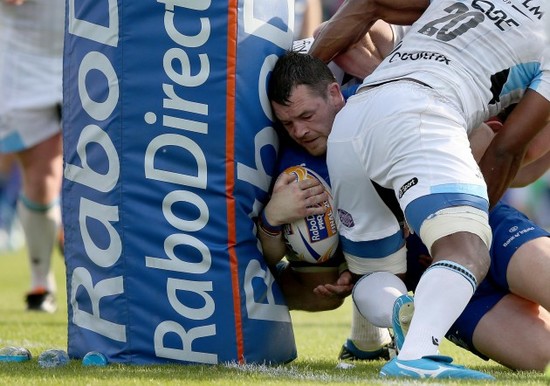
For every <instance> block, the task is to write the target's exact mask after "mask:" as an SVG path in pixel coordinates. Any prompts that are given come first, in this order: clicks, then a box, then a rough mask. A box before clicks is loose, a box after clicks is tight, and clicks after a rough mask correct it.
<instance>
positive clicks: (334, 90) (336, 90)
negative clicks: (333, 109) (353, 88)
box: [327, 82, 344, 105]
mask: <svg viewBox="0 0 550 386" xmlns="http://www.w3.org/2000/svg"><path fill="white" fill-rule="evenodd" d="M327 87H328V96H329V98H330V100H331V101H332V102H333V104H335V105H336V104H339V103H341V102H342V101H343V100H344V97H343V96H342V90H341V89H340V85H339V84H338V83H336V82H332V83H330V84H329V85H328V86H327Z"/></svg>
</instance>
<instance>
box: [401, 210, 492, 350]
mask: <svg viewBox="0 0 550 386" xmlns="http://www.w3.org/2000/svg"><path fill="white" fill-rule="evenodd" d="M428 221H429V220H428ZM431 252H432V255H433V257H434V262H433V264H432V265H431V266H430V268H428V269H427V270H426V272H425V273H424V275H422V277H421V279H420V282H419V283H418V286H417V288H416V291H415V300H414V306H415V314H414V316H413V319H412V322H411V326H410V328H409V331H408V335H407V337H406V339H405V342H404V344H403V347H402V349H401V351H400V353H399V358H400V359H401V360H411V359H418V358H420V357H423V356H426V355H437V354H438V352H439V344H440V342H441V339H442V338H443V336H444V335H445V333H446V332H447V330H448V329H449V327H450V326H451V325H452V324H453V322H454V321H455V320H456V319H457V318H458V316H459V315H460V314H461V313H462V311H463V310H464V308H465V307H466V305H467V304H468V301H469V300H470V298H471V297H472V295H473V293H474V291H475V289H476V286H477V283H478V282H481V280H483V278H484V276H485V274H486V272H487V270H488V267H489V262H490V258H489V251H488V249H487V246H486V244H485V243H484V242H483V241H482V240H481V238H480V237H479V236H477V235H475V234H473V233H467V232H458V233H454V234H452V235H449V236H445V237H442V238H440V239H438V240H437V241H435V242H434V244H433V247H432V249H431ZM428 326H429V328H428Z"/></svg>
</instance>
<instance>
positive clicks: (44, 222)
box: [18, 133, 63, 312]
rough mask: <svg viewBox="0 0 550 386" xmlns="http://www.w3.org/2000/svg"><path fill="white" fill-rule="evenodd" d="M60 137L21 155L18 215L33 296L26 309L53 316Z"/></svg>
mask: <svg viewBox="0 0 550 386" xmlns="http://www.w3.org/2000/svg"><path fill="white" fill-rule="evenodd" d="M61 149H62V146H61V134H60V133H57V134H55V135H54V136H52V137H51V138H49V139H47V140H45V141H43V142H41V143H39V144H37V145H36V146H34V147H32V148H29V149H27V150H23V151H21V152H20V153H18V158H19V161H20V162H21V166H22V170H23V194H22V196H21V199H20V201H19V203H18V211H19V215H20V218H21V223H22V225H23V229H24V232H25V236H26V242H27V248H28V254H29V261H30V268H31V292H30V293H29V294H28V295H27V308H28V309H29V310H39V311H47V312H53V311H55V309H56V305H55V301H54V300H53V294H54V293H55V291H56V286H55V280H54V277H53V273H52V271H51V256H52V251H53V247H54V245H55V241H56V237H57V232H58V229H59V227H60V224H61V213H60V206H59V196H60V189H61V179H62V171H63V158H62V150H61Z"/></svg>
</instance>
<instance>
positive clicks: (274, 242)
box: [258, 225, 286, 266]
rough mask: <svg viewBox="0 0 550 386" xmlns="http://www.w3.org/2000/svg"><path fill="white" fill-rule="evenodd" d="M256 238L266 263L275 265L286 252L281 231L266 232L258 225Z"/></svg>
mask: <svg viewBox="0 0 550 386" xmlns="http://www.w3.org/2000/svg"><path fill="white" fill-rule="evenodd" d="M258 239H259V240H260V244H261V246H262V252H263V256H264V260H265V262H266V264H267V265H270V266H275V265H276V264H277V263H278V262H279V261H281V259H282V258H283V257H284V256H285V254H286V244H285V241H284V236H283V234H282V232H281V233H279V234H274V233H270V232H266V230H265V229H263V228H262V227H261V226H260V225H258Z"/></svg>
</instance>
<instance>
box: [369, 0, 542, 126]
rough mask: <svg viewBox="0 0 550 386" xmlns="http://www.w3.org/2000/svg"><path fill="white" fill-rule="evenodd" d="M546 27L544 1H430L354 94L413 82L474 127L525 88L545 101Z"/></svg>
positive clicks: (517, 96) (521, 94)
mask: <svg viewBox="0 0 550 386" xmlns="http://www.w3.org/2000/svg"><path fill="white" fill-rule="evenodd" d="M549 24H550V1H549V0H431V4H430V6H429V7H428V9H427V10H426V11H425V12H424V14H423V15H422V16H421V17H420V19H418V21H417V22H415V23H414V24H413V25H412V27H411V28H410V30H409V31H408V32H407V33H406V35H405V36H404V37H403V40H402V41H401V42H400V43H398V44H397V46H396V47H395V49H394V50H393V51H392V52H391V53H390V54H389V55H388V57H386V59H385V60H384V61H383V62H382V64H381V65H380V66H379V67H378V68H377V69H376V70H375V71H374V72H373V73H372V74H371V75H370V76H368V77H367V78H366V79H365V80H364V82H363V85H362V86H361V87H364V86H372V85H376V84H379V83H383V82H387V81H390V80H395V79H399V78H403V77H407V78H413V79H416V80H418V81H421V82H423V83H425V84H427V85H429V86H431V87H432V88H434V89H435V90H437V91H438V92H439V93H440V94H441V95H442V96H443V97H446V98H448V99H449V100H450V101H451V102H453V103H454V104H455V107H456V108H457V109H458V110H459V111H460V112H462V113H463V114H464V118H465V119H466V121H467V122H468V125H469V127H468V129H471V128H473V127H477V126H478V125H479V124H480V123H481V122H482V121H484V120H486V119H487V118H489V117H491V116H494V115H496V114H497V113H499V112H500V111H501V110H502V109H504V108H505V107H507V106H509V105H511V104H513V103H516V102H518V101H519V99H520V98H521V97H522V96H523V94H524V93H525V90H526V89H527V88H531V89H533V90H535V91H537V92H538V93H539V94H541V95H542V96H543V97H545V98H546V99H548V100H550V48H549V41H548V37H547V36H546V34H547V32H546V30H547V29H548V25H549Z"/></svg>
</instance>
